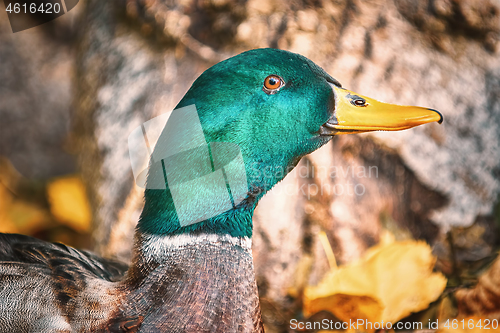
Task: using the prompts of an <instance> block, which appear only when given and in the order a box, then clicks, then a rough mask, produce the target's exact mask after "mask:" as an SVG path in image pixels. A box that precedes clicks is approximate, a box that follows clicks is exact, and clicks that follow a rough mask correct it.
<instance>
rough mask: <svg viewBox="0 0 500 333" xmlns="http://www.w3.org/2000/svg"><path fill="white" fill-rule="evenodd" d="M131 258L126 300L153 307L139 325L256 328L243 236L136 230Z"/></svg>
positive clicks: (249, 258) (253, 289) (254, 298)
mask: <svg viewBox="0 0 500 333" xmlns="http://www.w3.org/2000/svg"><path fill="white" fill-rule="evenodd" d="M133 260H134V262H133V265H132V266H131V267H132V268H131V269H130V271H129V272H128V275H127V279H126V280H125V282H124V283H125V284H127V289H128V290H132V291H131V293H130V295H129V298H131V299H130V300H129V302H127V303H128V304H134V308H135V309H134V312H137V311H139V312H140V311H141V309H139V308H144V311H145V309H148V308H149V309H155V311H154V312H152V313H149V314H148V315H147V316H146V317H144V319H143V322H142V325H141V329H145V331H148V328H150V329H160V330H161V329H162V328H168V331H171V332H177V331H182V332H196V331H198V329H199V328H208V327H210V328H211V329H210V331H213V332H237V331H238V332H241V331H242V332H260V331H262V323H261V320H260V307H259V299H258V294H257V286H256V282H255V274H254V268H253V259H252V250H251V239H250V238H249V237H233V236H230V235H218V234H205V233H199V234H196V235H193V234H179V235H167V236H160V235H153V234H142V233H137V235H136V244H135V253H134V259H133ZM173 304H174V305H173ZM143 313H147V312H143ZM160 323H161V324H160ZM160 326H161V327H160ZM242 328H244V329H243V330H242Z"/></svg>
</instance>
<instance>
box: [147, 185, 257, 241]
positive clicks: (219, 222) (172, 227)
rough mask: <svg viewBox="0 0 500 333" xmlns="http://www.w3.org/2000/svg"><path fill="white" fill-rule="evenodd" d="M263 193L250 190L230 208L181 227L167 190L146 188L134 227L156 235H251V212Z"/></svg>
mask: <svg viewBox="0 0 500 333" xmlns="http://www.w3.org/2000/svg"><path fill="white" fill-rule="evenodd" d="M254 192H255V193H257V194H254ZM263 195H264V192H263V191H259V192H257V191H249V192H248V194H247V197H246V198H245V199H244V200H243V201H241V202H240V203H238V204H237V205H236V206H234V207H233V208H232V209H229V210H227V211H224V212H222V213H220V214H218V215H217V216H214V217H211V218H208V219H206V220H204V221H201V222H197V223H193V224H188V225H185V226H182V225H181V223H180V222H179V218H178V216H177V211H176V208H175V204H174V201H173V199H172V195H171V193H170V190H169V189H168V188H167V189H166V190H151V189H146V195H145V204H144V209H143V211H142V214H141V217H140V219H139V224H138V225H137V230H138V231H139V232H140V233H142V234H151V235H158V236H173V235H181V234H187V235H189V234H200V233H206V234H219V235H230V236H233V237H252V215H253V211H254V209H255V207H256V205H257V202H258V200H259V199H260V198H261V197H262V196H263ZM193 220H194V218H193Z"/></svg>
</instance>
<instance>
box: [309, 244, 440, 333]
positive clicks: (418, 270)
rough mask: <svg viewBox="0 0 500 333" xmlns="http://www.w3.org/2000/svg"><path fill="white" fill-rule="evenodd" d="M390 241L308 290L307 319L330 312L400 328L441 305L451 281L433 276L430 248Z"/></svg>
mask: <svg viewBox="0 0 500 333" xmlns="http://www.w3.org/2000/svg"><path fill="white" fill-rule="evenodd" d="M387 239H388V240H386V241H384V242H382V243H380V244H379V245H376V246H374V247H372V248H371V249H369V250H368V251H367V252H366V253H365V255H364V256H363V257H362V258H361V259H360V260H359V261H356V262H353V263H350V264H348V265H345V266H341V267H340V268H333V269H332V270H331V271H330V272H329V273H328V274H327V275H326V276H325V277H324V279H323V280H322V282H321V283H319V284H318V285H317V286H315V287H309V288H307V289H306V290H305V295H304V313H305V314H306V315H311V314H313V313H316V312H319V311H322V310H327V311H330V312H331V313H333V314H334V315H335V316H336V317H338V318H339V319H341V320H342V321H344V322H349V320H353V321H356V320H357V319H364V320H367V321H369V322H372V323H373V322H382V321H384V322H392V323H395V322H397V321H399V320H401V319H403V318H404V317H406V316H408V315H410V314H411V313H412V312H417V311H421V310H424V309H426V308H427V307H428V306H429V304H430V303H431V302H433V301H435V300H436V299H438V298H439V296H440V295H441V293H442V292H443V290H444V289H445V287H446V282H447V280H446V278H445V277H444V276H443V275H442V274H441V273H433V271H432V269H433V267H434V263H435V261H436V259H435V257H433V256H432V254H431V248H430V246H429V245H427V244H426V243H425V242H422V241H400V242H396V241H393V240H392V239H390V237H387ZM366 331H367V332H374V331H375V330H374V329H371V330H370V329H369V328H367V329H366Z"/></svg>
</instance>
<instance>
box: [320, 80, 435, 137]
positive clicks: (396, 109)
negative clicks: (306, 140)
mask: <svg viewBox="0 0 500 333" xmlns="http://www.w3.org/2000/svg"><path fill="white" fill-rule="evenodd" d="M332 88H333V90H334V91H335V94H336V98H335V99H336V103H335V104H336V105H335V113H334V115H333V117H332V118H331V119H330V120H328V122H327V123H326V124H325V125H324V127H325V130H328V131H331V133H330V134H335V135H338V134H351V133H362V132H371V131H401V130H405V129H408V128H411V127H415V126H418V125H422V124H427V123H430V122H434V121H436V122H438V123H439V124H441V123H442V122H443V116H442V115H441V113H439V112H438V111H436V110H433V109H429V108H423V107H418V106H402V105H395V104H388V103H382V102H379V101H377V100H374V99H372V98H369V97H365V96H362V95H359V94H356V93H354V92H352V91H349V90H347V89H343V88H339V87H337V86H334V85H332ZM324 134H327V135H328V133H324Z"/></svg>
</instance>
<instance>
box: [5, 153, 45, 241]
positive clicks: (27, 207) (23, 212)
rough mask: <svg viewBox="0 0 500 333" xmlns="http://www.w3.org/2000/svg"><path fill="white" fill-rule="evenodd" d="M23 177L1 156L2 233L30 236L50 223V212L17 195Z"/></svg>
mask: <svg viewBox="0 0 500 333" xmlns="http://www.w3.org/2000/svg"><path fill="white" fill-rule="evenodd" d="M21 179H22V176H21V175H20V174H19V173H18V172H17V170H16V169H15V168H14V166H13V165H12V164H11V163H10V161H9V160H8V159H7V158H5V157H2V156H0V232H2V233H22V234H30V233H32V232H33V231H34V230H39V229H42V228H43V227H44V226H45V225H46V224H47V223H49V222H50V218H49V216H48V212H47V211H46V210H45V209H44V208H42V207H40V205H37V204H36V203H32V202H28V201H23V200H21V199H19V198H18V197H17V195H16V194H15V189H16V187H17V183H19V182H20V181H21Z"/></svg>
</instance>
